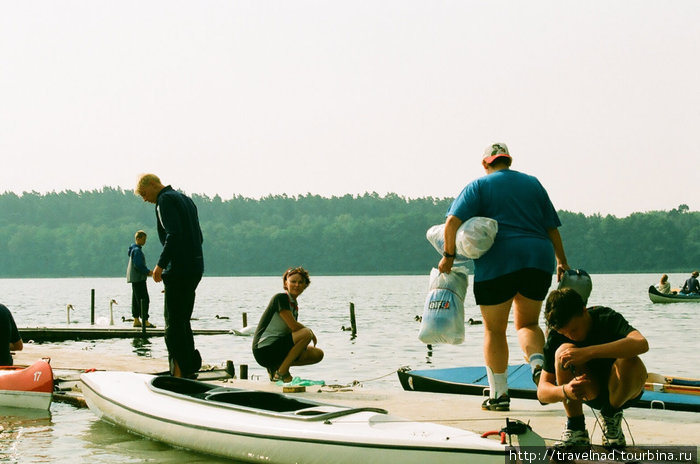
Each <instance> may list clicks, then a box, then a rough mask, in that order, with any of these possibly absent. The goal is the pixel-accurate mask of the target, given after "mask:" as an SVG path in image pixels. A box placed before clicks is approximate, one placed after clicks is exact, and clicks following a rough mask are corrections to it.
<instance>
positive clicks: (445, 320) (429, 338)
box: [418, 266, 468, 345]
mask: <svg viewBox="0 0 700 464" xmlns="http://www.w3.org/2000/svg"><path fill="white" fill-rule="evenodd" d="M467 275H468V271H467V269H466V268H464V267H459V266H458V267H453V268H452V272H450V273H449V274H445V273H441V272H440V271H438V270H437V269H435V268H433V270H432V271H431V272H430V286H429V288H428V296H427V297H426V299H425V307H424V308H423V319H422V322H421V327H420V332H419V333H418V339H419V340H420V341H422V342H423V343H448V344H451V345H459V344H460V343H462V342H464V297H465V296H466V294H467V286H468V282H467Z"/></svg>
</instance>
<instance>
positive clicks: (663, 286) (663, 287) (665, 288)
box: [656, 274, 671, 294]
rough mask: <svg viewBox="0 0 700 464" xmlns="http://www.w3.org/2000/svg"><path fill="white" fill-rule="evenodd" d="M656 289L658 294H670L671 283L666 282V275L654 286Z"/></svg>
mask: <svg viewBox="0 0 700 464" xmlns="http://www.w3.org/2000/svg"><path fill="white" fill-rule="evenodd" d="M656 289H657V290H658V291H659V292H660V293H664V294H669V293H671V282H669V281H668V274H664V275H662V276H661V280H660V281H659V283H658V284H657V285H656Z"/></svg>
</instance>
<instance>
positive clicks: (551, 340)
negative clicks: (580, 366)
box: [543, 306, 636, 374]
mask: <svg viewBox="0 0 700 464" xmlns="http://www.w3.org/2000/svg"><path fill="white" fill-rule="evenodd" d="M588 314H590V315H591V329H590V330H589V331H588V336H587V337H586V339H585V340H583V341H580V342H575V341H573V340H569V339H568V338H566V337H565V336H563V335H562V334H560V333H559V332H557V331H556V330H554V329H549V333H548V334H547V341H546V342H545V344H544V350H543V351H544V366H543V369H544V370H545V371H547V372H550V373H552V374H554V373H555V372H556V371H555V368H554V360H555V353H556V351H557V349H558V348H559V347H560V346H561V345H562V344H564V343H572V344H574V345H575V346H577V347H580V348H583V347H586V346H593V345H602V344H603V343H610V342H614V341H616V340H621V339H623V338H625V337H626V336H627V335H628V334H629V333H630V332H634V331H635V330H636V329H635V328H634V327H632V326H631V325H629V323H628V322H627V320H626V319H625V318H624V317H623V316H622V314H620V313H618V312H616V311H614V310H612V309H610V308H607V307H605V306H593V307H591V308H588ZM614 362H615V360H614V359H613V358H597V359H591V360H590V361H589V363H588V364H589V365H591V367H592V368H593V369H595V368H596V367H600V368H609V367H610V366H611V365H612V363H614Z"/></svg>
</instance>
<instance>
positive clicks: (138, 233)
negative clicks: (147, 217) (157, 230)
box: [134, 230, 148, 240]
mask: <svg viewBox="0 0 700 464" xmlns="http://www.w3.org/2000/svg"><path fill="white" fill-rule="evenodd" d="M144 237H148V234H147V233H146V232H145V231H143V230H137V231H136V233H135V234H134V240H138V239H140V238H144Z"/></svg>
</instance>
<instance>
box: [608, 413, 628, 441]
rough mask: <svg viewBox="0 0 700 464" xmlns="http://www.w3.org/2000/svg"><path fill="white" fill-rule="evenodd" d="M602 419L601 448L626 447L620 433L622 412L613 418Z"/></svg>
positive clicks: (622, 434) (623, 435)
mask: <svg viewBox="0 0 700 464" xmlns="http://www.w3.org/2000/svg"><path fill="white" fill-rule="evenodd" d="M602 417H603V446H611V447H623V446H626V445H627V440H625V434H624V433H622V411H618V412H617V413H616V414H615V415H613V416H604V415H603V416H602Z"/></svg>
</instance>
